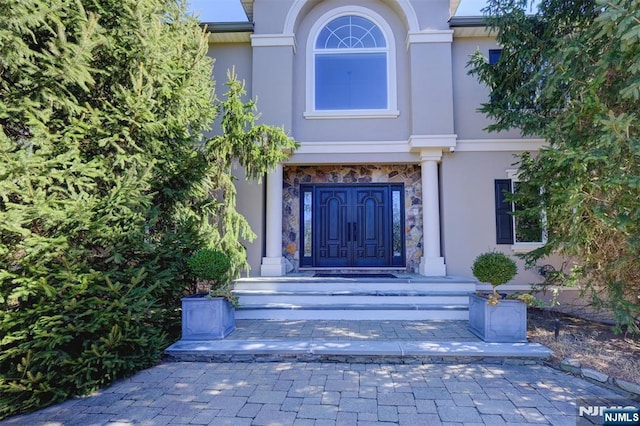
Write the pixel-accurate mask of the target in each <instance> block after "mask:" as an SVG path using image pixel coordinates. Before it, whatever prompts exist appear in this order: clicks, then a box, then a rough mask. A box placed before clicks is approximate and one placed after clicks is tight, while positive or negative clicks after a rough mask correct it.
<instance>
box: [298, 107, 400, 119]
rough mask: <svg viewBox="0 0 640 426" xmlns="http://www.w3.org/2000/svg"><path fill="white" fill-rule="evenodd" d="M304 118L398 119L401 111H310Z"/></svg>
mask: <svg viewBox="0 0 640 426" xmlns="http://www.w3.org/2000/svg"><path fill="white" fill-rule="evenodd" d="M302 115H303V117H304V118H307V119H309V120H329V119H352V118H398V117H399V116H400V111H398V110H394V111H391V110H375V109H371V110H369V109H365V110H357V109H346V110H331V111H321V110H317V111H310V112H304V113H303V114H302Z"/></svg>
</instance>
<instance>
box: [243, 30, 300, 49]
mask: <svg viewBox="0 0 640 426" xmlns="http://www.w3.org/2000/svg"><path fill="white" fill-rule="evenodd" d="M251 46H252V47H279V46H291V47H293V51H294V52H295V51H296V36H295V35H293V34H252V35H251Z"/></svg>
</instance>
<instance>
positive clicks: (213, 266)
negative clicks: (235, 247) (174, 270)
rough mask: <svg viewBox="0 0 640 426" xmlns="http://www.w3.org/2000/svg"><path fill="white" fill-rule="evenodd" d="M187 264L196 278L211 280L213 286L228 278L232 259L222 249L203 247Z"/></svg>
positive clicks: (222, 283)
mask: <svg viewBox="0 0 640 426" xmlns="http://www.w3.org/2000/svg"><path fill="white" fill-rule="evenodd" d="M187 264H188V265H189V270H190V271H191V273H192V274H193V275H194V277H195V278H196V279H200V280H206V281H209V283H210V284H211V285H212V288H213V287H218V286H220V285H224V283H225V282H226V281H227V280H228V274H229V269H230V268H231V259H230V258H229V256H227V255H226V254H225V253H223V252H221V251H218V250H214V249H202V250H199V251H197V252H196V253H195V254H194V255H193V256H191V257H190V258H189V260H188V261H187Z"/></svg>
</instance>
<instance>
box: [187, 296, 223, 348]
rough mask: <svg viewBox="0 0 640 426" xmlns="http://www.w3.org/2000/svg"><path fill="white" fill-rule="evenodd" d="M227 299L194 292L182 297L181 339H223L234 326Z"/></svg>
mask: <svg viewBox="0 0 640 426" xmlns="http://www.w3.org/2000/svg"><path fill="white" fill-rule="evenodd" d="M235 324H236V315H235V308H234V307H233V305H232V304H231V303H229V301H228V300H227V299H224V298H222V297H208V296H207V295H206V294H196V295H193V296H187V297H183V298H182V340H212V339H224V338H225V337H227V335H229V333H231V332H232V331H233V330H235V328H236V325H235Z"/></svg>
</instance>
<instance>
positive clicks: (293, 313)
mask: <svg viewBox="0 0 640 426" xmlns="http://www.w3.org/2000/svg"><path fill="white" fill-rule="evenodd" d="M467 309H468V308H467V307H465V306H451V307H441V306H438V307H430V308H426V307H423V308H422V309H379V308H371V307H368V308H366V309H354V308H353V307H351V306H349V307H345V308H344V309H340V308H339V307H336V308H333V309H326V308H324V309H320V308H315V307H308V308H307V309H280V308H258V307H255V308H240V309H236V319H265V320H374V319H375V320H381V321H382V320H404V321H418V320H461V321H468V320H469V311H468V310H467Z"/></svg>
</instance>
